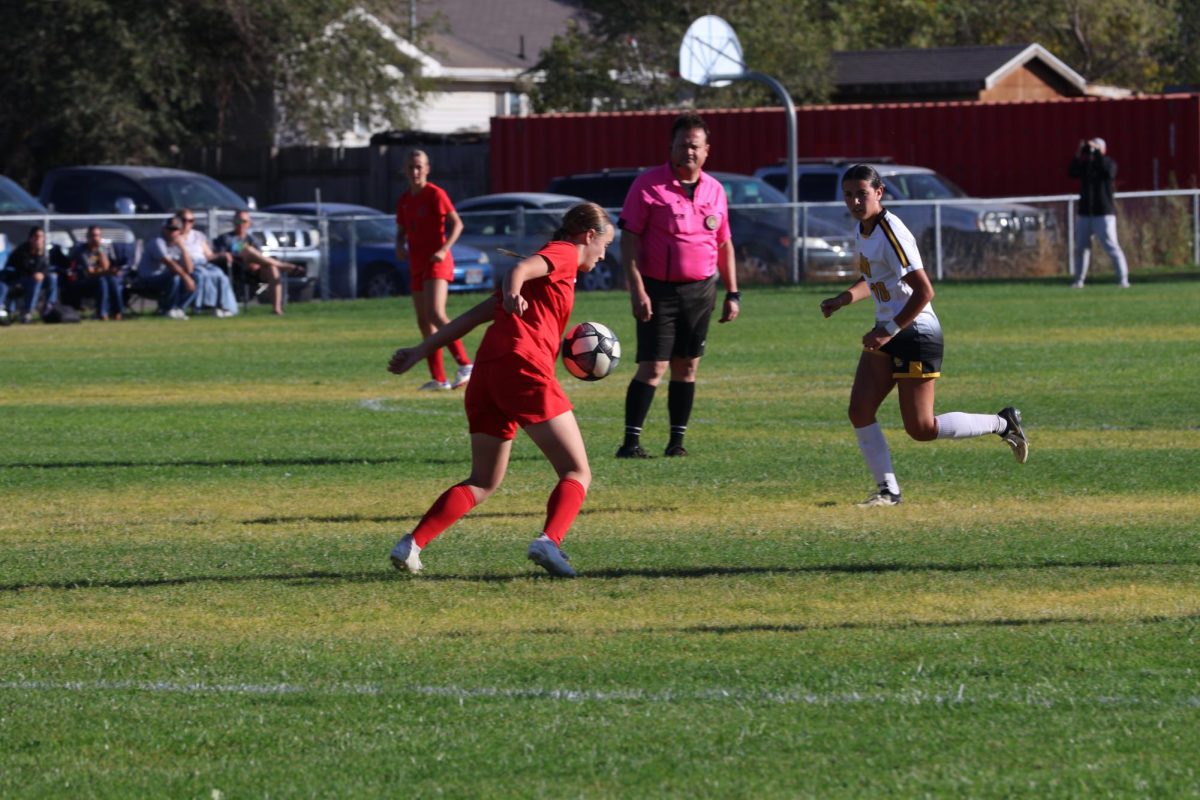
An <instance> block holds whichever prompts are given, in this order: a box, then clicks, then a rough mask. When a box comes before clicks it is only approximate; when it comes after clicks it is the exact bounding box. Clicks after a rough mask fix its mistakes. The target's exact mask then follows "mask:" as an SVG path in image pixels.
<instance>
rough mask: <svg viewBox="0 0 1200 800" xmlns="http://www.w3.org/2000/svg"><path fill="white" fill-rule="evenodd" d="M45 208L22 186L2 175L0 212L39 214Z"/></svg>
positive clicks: (0, 182)
mask: <svg viewBox="0 0 1200 800" xmlns="http://www.w3.org/2000/svg"><path fill="white" fill-rule="evenodd" d="M45 210H46V209H45V208H43V207H42V204H41V203H39V202H38V201H37V200H34V199H33V197H32V196H31V195H30V194H29V193H28V192H26V191H25V190H24V189H22V188H21V187H20V186H18V185H17V184H15V183H13V182H12V181H11V180H9V179H8V178H4V177H0V214H38V213H41V212H44V211H45Z"/></svg>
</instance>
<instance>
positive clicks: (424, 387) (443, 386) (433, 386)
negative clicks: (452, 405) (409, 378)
mask: <svg viewBox="0 0 1200 800" xmlns="http://www.w3.org/2000/svg"><path fill="white" fill-rule="evenodd" d="M417 391H421V392H448V391H450V382H449V381H425V382H424V383H422V384H421V385H420V386H418V387H417Z"/></svg>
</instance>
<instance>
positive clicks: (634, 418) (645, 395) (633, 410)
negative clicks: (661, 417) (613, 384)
mask: <svg viewBox="0 0 1200 800" xmlns="http://www.w3.org/2000/svg"><path fill="white" fill-rule="evenodd" d="M654 389H655V387H653V386H651V385H650V384H648V383H642V382H641V381H639V380H636V379H634V380H631V381H630V382H629V389H628V390H627V391H626V392H625V447H634V446H636V445H638V444H640V443H641V440H642V425H643V424H644V423H645V422H646V415H647V414H649V413H650V404H651V403H653V402H654Z"/></svg>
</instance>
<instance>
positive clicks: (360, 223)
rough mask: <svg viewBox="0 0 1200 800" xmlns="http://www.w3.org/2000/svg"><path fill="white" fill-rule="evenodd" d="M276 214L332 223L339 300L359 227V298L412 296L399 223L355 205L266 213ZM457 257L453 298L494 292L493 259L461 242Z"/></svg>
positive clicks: (298, 206)
mask: <svg viewBox="0 0 1200 800" xmlns="http://www.w3.org/2000/svg"><path fill="white" fill-rule="evenodd" d="M264 210H265V211H270V212H273V213H277V214H295V215H298V216H301V217H303V218H305V219H306V220H309V221H310V222H313V223H314V224H316V222H315V221H316V219H317V218H318V216H321V215H323V216H326V217H329V264H328V268H329V289H330V293H331V294H332V295H333V296H334V297H349V296H350V233H351V229H350V226H351V225H353V226H354V237H355V241H356V245H355V251H354V252H355V258H356V262H357V268H358V272H357V279H358V282H357V287H358V296H359V297H388V296H390V295H396V294H408V292H409V286H410V285H411V283H410V272H409V266H408V262H407V261H397V260H396V219H395V217H393V216H391V215H390V214H385V213H384V212H382V211H380V210H378V209H375V208H370V207H368V206H360V205H354V204H351V203H321V205H320V208H319V209H318V207H317V204H316V203H281V204H279V205H273V206H270V207H268V208H266V209H264ZM450 252H451V254H452V255H453V256H454V281H453V282H452V283H451V284H450V286H449V289H450V291H451V292H476V291H480V290H485V289H486V290H490V289H491V288H492V286H493V280H492V264H491V257H490V256H488V255H487V254H486V253H483V252H480V251H479V250H478V249H476V248H474V247H471V246H470V245H467V244H462V242H461V240H460V241H459V242H456V243H455V244H454V246H453V247H452V248H450Z"/></svg>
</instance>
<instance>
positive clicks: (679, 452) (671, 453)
mask: <svg viewBox="0 0 1200 800" xmlns="http://www.w3.org/2000/svg"><path fill="white" fill-rule="evenodd" d="M663 455H664V456H666V457H667V458H674V457H678V456H686V455H687V448H686V447H684V446H683V445H681V444H669V445H667V449H666V450H664V451H663Z"/></svg>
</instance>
